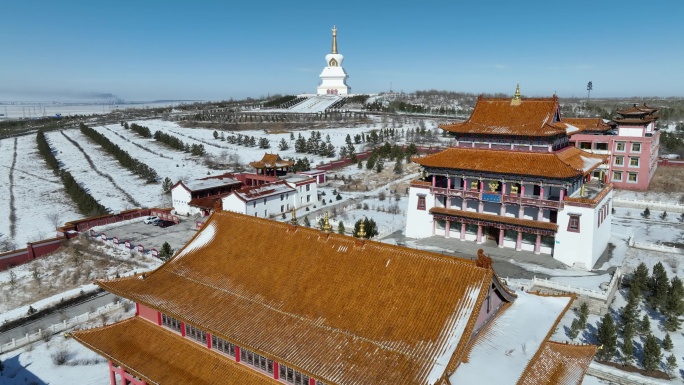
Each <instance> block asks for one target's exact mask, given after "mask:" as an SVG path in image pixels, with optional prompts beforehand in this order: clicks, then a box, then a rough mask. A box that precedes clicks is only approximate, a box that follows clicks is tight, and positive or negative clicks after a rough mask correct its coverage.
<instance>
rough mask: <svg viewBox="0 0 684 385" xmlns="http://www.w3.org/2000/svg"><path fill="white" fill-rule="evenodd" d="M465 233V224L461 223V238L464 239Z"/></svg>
mask: <svg viewBox="0 0 684 385" xmlns="http://www.w3.org/2000/svg"><path fill="white" fill-rule="evenodd" d="M465 233H466V224H465V222H464V223H461V240H462V241H465Z"/></svg>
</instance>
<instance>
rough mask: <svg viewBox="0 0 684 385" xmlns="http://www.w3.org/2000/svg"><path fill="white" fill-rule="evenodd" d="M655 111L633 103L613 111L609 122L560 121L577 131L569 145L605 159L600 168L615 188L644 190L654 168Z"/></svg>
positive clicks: (657, 141) (656, 146)
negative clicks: (614, 113) (629, 106)
mask: <svg viewBox="0 0 684 385" xmlns="http://www.w3.org/2000/svg"><path fill="white" fill-rule="evenodd" d="M657 111H658V109H656V108H653V107H649V106H647V105H645V104H644V105H641V106H640V105H637V104H634V105H633V106H632V107H631V108H628V109H624V110H619V111H617V113H618V115H619V116H618V117H616V118H615V119H613V120H612V121H609V122H604V121H603V119H600V118H572V119H563V121H564V122H567V123H568V124H570V125H573V126H575V127H576V128H577V129H576V130H575V131H574V132H573V133H572V134H571V137H570V142H571V143H572V144H573V145H574V146H576V147H577V148H580V149H582V150H585V151H589V152H592V153H594V154H601V155H607V156H609V161H608V162H607V163H606V164H605V165H604V166H602V167H601V170H604V171H605V175H607V177H608V178H607V179H609V181H610V182H611V183H613V184H614V185H615V187H617V188H622V189H629V190H647V189H648V186H649V184H650V183H651V179H653V175H655V172H656V170H657V169H658V150H659V149H660V131H659V130H658V129H657V127H656V122H657V120H658V116H656V115H654V114H655V113H656V112H657Z"/></svg>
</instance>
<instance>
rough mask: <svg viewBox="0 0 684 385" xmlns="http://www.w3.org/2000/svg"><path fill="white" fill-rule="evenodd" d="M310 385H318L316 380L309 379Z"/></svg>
mask: <svg viewBox="0 0 684 385" xmlns="http://www.w3.org/2000/svg"><path fill="white" fill-rule="evenodd" d="M309 385H316V380H315V379H314V378H313V377H309Z"/></svg>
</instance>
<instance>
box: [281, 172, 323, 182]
mask: <svg viewBox="0 0 684 385" xmlns="http://www.w3.org/2000/svg"><path fill="white" fill-rule="evenodd" d="M280 179H282V180H284V181H286V182H289V183H302V182H307V181H308V182H315V181H316V179H315V178H313V177H310V176H304V175H297V174H288V175H285V176H283V177H281V178H280Z"/></svg>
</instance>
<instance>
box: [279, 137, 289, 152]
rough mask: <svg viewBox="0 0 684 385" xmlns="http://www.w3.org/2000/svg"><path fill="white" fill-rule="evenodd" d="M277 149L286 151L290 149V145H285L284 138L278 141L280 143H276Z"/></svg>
mask: <svg viewBox="0 0 684 385" xmlns="http://www.w3.org/2000/svg"><path fill="white" fill-rule="evenodd" d="M278 149H280V151H287V150H289V149H290V145H289V144H288V143H287V140H285V138H282V139H280V143H278Z"/></svg>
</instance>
